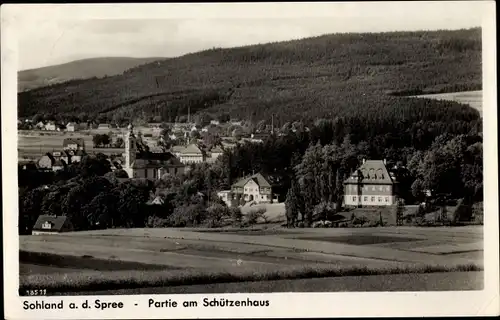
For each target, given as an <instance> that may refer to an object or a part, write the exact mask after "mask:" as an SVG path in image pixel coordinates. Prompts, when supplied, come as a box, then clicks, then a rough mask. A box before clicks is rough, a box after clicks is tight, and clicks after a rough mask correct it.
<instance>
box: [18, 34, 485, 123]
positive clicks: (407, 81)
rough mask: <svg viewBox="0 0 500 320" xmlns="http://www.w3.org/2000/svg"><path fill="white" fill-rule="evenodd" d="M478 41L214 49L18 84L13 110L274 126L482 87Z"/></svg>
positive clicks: (337, 41)
mask: <svg viewBox="0 0 500 320" xmlns="http://www.w3.org/2000/svg"><path fill="white" fill-rule="evenodd" d="M481 49H482V48H481V30H480V29H470V30H458V31H432V32H396V33H379V34H376V33H375V34H339V35H326V36H321V37H315V38H309V39H303V40H297V41H288V42H279V43H270V44H263V45H254V46H246V47H241V48H233V49H213V50H207V51H203V52H200V53H195V54H189V55H185V56H183V57H180V58H176V59H168V60H164V61H159V62H158V63H151V64H145V65H142V66H138V67H136V68H133V69H130V70H129V71H127V72H125V73H124V74H123V75H118V76H113V77H107V78H103V79H91V80H83V81H82V80H78V81H71V82H68V83H65V84H58V85H54V86H50V87H45V88H39V89H36V90H31V91H27V92H22V93H19V96H18V100H19V108H18V109H19V115H20V116H32V115H34V114H35V113H53V114H64V115H72V116H78V115H79V114H80V113H81V112H86V113H87V114H89V115H91V117H97V115H98V114H102V115H104V116H106V117H108V118H112V117H113V116H115V117H122V118H125V119H126V120H130V118H131V117H136V116H137V115H138V114H142V112H144V115H145V116H146V117H148V118H154V117H155V116H157V117H161V120H162V121H172V120H175V119H177V120H179V118H180V117H181V116H185V115H186V114H187V112H188V109H191V113H192V114H194V113H195V112H201V111H205V112H207V113H209V114H211V115H212V116H213V117H214V118H217V117H218V116H221V115H223V114H224V115H225V114H227V115H230V117H232V118H241V119H248V120H251V121H253V122H257V121H259V120H262V119H269V118H270V114H271V113H274V114H276V115H277V119H276V121H277V122H276V123H277V124H278V125H280V126H281V125H283V124H285V123H286V122H293V121H296V120H299V119H301V120H306V121H307V120H311V121H312V120H313V119H315V118H318V117H336V116H344V115H345V114H348V113H349V112H350V110H351V109H356V108H357V109H359V110H363V112H367V113H371V112H374V111H376V110H378V108H380V107H381V106H386V108H391V109H394V108H400V107H401V106H402V105H409V106H412V107H413V106H415V105H421V104H429V105H432V106H434V107H440V106H441V105H440V104H435V103H434V102H430V101H427V102H411V101H407V99H404V98H401V97H397V95H401V94H404V95H406V94H412V93H413V94H414V93H431V92H449V91H454V90H476V89H480V88H481V79H482V75H481ZM95 88H99V89H98V90H96V89H95ZM391 94H392V95H395V96H390V95H391ZM409 109H411V108H409ZM374 113H375V112H374Z"/></svg>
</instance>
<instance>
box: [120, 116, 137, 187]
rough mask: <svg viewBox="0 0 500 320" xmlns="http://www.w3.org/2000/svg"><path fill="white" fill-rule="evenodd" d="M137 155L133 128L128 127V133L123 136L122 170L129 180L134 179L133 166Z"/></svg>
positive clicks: (131, 126) (130, 125)
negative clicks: (123, 158) (123, 160)
mask: <svg viewBox="0 0 500 320" xmlns="http://www.w3.org/2000/svg"><path fill="white" fill-rule="evenodd" d="M136 155H137V139H136V137H135V135H134V126H133V125H132V124H129V125H128V132H127V133H126V134H125V165H124V166H123V167H124V170H125V171H126V172H127V174H128V176H129V178H133V177H134V169H133V168H132V166H133V165H134V162H135V158H136Z"/></svg>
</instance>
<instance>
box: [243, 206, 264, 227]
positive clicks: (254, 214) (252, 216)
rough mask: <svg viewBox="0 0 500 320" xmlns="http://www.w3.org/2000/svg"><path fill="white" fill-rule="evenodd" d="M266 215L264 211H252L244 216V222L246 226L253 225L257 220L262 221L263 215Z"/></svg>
mask: <svg viewBox="0 0 500 320" xmlns="http://www.w3.org/2000/svg"><path fill="white" fill-rule="evenodd" d="M265 213H266V209H258V210H252V211H250V212H248V213H247V214H246V215H245V222H246V224H248V225H254V224H256V223H257V220H259V218H260V219H264V220H266V219H265V218H264V214H265Z"/></svg>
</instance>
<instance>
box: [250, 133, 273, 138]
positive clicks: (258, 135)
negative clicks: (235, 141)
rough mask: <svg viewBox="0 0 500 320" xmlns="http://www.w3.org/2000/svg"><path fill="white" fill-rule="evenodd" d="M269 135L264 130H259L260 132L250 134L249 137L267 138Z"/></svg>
mask: <svg viewBox="0 0 500 320" xmlns="http://www.w3.org/2000/svg"><path fill="white" fill-rule="evenodd" d="M270 136H271V135H270V134H269V133H264V132H260V133H254V134H252V136H251V138H252V139H262V140H264V139H267V138H269V137H270Z"/></svg>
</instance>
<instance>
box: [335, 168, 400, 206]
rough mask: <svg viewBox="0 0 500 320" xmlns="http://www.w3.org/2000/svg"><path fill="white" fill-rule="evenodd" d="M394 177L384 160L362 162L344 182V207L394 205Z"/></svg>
mask: <svg viewBox="0 0 500 320" xmlns="http://www.w3.org/2000/svg"><path fill="white" fill-rule="evenodd" d="M397 183H398V182H397V181H396V177H395V176H394V174H393V173H392V172H389V171H388V170H387V167H386V161H385V160H364V159H363V164H362V165H361V166H360V167H359V168H358V169H357V170H356V171H355V172H354V173H353V174H352V175H351V176H350V177H349V178H347V179H346V180H345V181H344V204H345V205H346V206H356V207H362V206H390V205H393V204H395V203H396V200H397V197H396V191H397Z"/></svg>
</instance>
